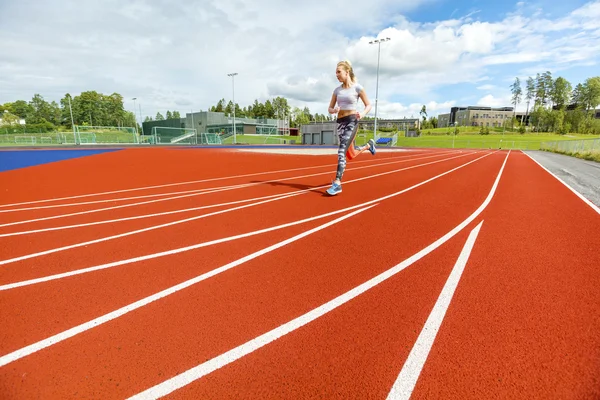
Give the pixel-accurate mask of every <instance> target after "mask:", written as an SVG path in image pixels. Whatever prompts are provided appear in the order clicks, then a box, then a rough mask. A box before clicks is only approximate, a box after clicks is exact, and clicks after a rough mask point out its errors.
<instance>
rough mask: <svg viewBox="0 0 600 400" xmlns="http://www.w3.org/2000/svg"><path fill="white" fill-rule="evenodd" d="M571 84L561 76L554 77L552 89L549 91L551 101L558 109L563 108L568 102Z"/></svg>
mask: <svg viewBox="0 0 600 400" xmlns="http://www.w3.org/2000/svg"><path fill="white" fill-rule="evenodd" d="M571 91H572V86H571V83H569V81H567V80H566V79H565V78H563V77H562V76H559V77H558V78H556V80H555V81H554V83H553V85H552V90H551V91H550V98H551V99H552V103H553V104H554V105H556V106H558V108H560V109H564V107H565V106H566V105H567V103H568V102H569V99H570V98H571Z"/></svg>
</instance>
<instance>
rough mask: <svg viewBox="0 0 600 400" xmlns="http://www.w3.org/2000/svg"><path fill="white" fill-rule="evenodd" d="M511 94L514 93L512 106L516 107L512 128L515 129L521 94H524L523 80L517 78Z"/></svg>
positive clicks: (511, 88)
mask: <svg viewBox="0 0 600 400" xmlns="http://www.w3.org/2000/svg"><path fill="white" fill-rule="evenodd" d="M510 92H511V93H512V98H511V100H512V104H513V106H514V108H513V124H512V127H513V129H514V127H515V123H514V118H515V115H516V113H517V104H518V103H520V102H521V94H522V93H523V91H522V90H521V80H520V79H519V77H516V78H515V82H514V83H513V84H512V85H511V87H510Z"/></svg>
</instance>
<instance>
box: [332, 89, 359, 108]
mask: <svg viewBox="0 0 600 400" xmlns="http://www.w3.org/2000/svg"><path fill="white" fill-rule="evenodd" d="M362 90H363V87H362V86H361V85H360V84H359V83H355V84H354V85H352V86H350V87H349V88H348V89H344V88H343V87H342V85H340V86H338V87H336V88H335V90H334V91H333V94H335V95H336V97H337V103H338V106H339V107H340V110H356V105H357V104H358V94H359V93H360V92H361V91H362Z"/></svg>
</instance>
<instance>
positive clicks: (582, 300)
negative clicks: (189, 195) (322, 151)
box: [0, 149, 600, 399]
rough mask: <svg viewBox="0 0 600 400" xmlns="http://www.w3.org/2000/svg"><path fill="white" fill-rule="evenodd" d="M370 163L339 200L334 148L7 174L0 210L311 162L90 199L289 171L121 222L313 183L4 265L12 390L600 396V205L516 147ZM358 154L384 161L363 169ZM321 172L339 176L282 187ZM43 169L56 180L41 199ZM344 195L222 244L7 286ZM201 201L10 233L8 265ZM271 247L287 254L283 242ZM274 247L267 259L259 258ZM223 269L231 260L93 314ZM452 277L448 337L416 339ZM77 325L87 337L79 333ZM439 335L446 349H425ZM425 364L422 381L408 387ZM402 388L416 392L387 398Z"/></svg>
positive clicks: (167, 246) (6, 361) (81, 394)
mask: <svg viewBox="0 0 600 400" xmlns="http://www.w3.org/2000/svg"><path fill="white" fill-rule="evenodd" d="M427 156H432V157H431V158H427V159H424V158H423V157H427ZM157 158H160V159H161V160H163V161H164V162H163V163H162V164H163V165H165V167H164V168H163V169H162V170H161V171H159V172H156V171H154V172H153V173H152V174H150V175H151V176H147V175H144V176H143V177H137V178H139V179H136V176H135V174H134V172H135V171H138V170H139V168H140V166H141V165H145V164H146V165H147V164H148V163H153V164H156V161H155V160H156V159H157ZM402 158H405V161H406V162H404V161H403V162H402V163H399V164H387V165H379V164H382V163H384V162H389V161H397V160H400V159H402ZM152 160H154V161H152ZM175 161H176V162H175ZM226 161H231V162H232V163H233V164H229V166H228V164H226ZM357 161H360V163H354V162H351V163H349V169H348V172H347V174H346V176H345V180H348V181H351V180H356V179H358V180H357V181H355V182H352V183H348V184H345V185H344V192H343V193H342V194H341V195H340V196H338V197H336V198H328V197H326V196H324V195H323V192H324V191H325V189H326V185H327V184H328V182H330V180H331V176H330V175H328V174H327V171H333V170H334V168H335V165H334V162H335V157H334V156H290V155H266V154H260V153H258V154H257V153H243V152H239V153H238V152H235V151H231V150H227V151H223V150H221V151H215V150H175V149H151V150H150V149H147V150H141V149H132V150H127V151H123V152H114V153H107V154H102V155H97V156H93V157H87V158H83V159H76V160H68V162H66V161H65V164H63V162H61V163H55V164H53V165H51V166H50V165H48V166H44V167H41V166H38V167H32V168H26V169H23V170H18V171H10V172H7V173H4V174H3V175H2V180H3V182H6V183H7V184H8V185H12V186H10V190H9V193H11V197H10V198H7V200H6V201H5V202H4V204H10V203H19V202H30V201H33V200H42V199H47V198H50V197H67V196H77V195H81V194H89V193H94V192H105V191H113V190H127V189H129V188H133V187H143V186H150V185H164V184H167V183H173V182H182V181H186V180H203V179H206V178H209V179H211V178H218V177H223V176H229V175H236V174H237V175H239V173H238V172H239V171H243V172H244V173H251V174H255V173H262V172H266V171H269V170H271V171H274V170H285V169H297V168H303V169H302V170H301V171H288V172H278V173H274V174H265V175H264V176H263V175H259V176H256V175H254V176H247V177H238V178H232V179H225V180H215V181H211V182H204V183H194V184H186V185H178V186H170V187H163V188H152V189H143V190H137V191H130V192H123V193H117V194H108V195H102V196H88V197H85V198H81V199H83V200H94V199H113V200H115V204H117V203H118V201H117V199H118V198H120V197H125V196H129V195H131V194H135V195H144V194H157V193H166V192H168V191H178V190H182V189H183V190H189V189H201V188H207V187H216V186H224V185H229V184H245V183H255V182H258V181H267V180H270V179H272V180H274V181H275V182H271V183H269V184H263V185H255V186H251V187H246V188H240V189H235V190H230V191H223V192H217V193H213V194H208V195H206V196H201V197H202V198H201V199H200V197H198V198H196V199H195V200H193V201H190V200H189V199H188V200H173V201H166V202H157V203H151V204H147V205H142V206H135V207H131V208H130V209H127V210H126V209H119V210H118V211H117V210H115V211H110V212H109V214H110V218H121V217H128V216H133V215H142V214H144V213H159V212H165V211H172V210H177V209H183V208H186V207H189V206H190V205H192V206H193V205H210V204H218V203H222V202H231V201H242V200H244V199H248V198H255V197H260V196H269V195H275V194H285V193H290V192H293V191H298V190H307V192H305V193H303V194H300V195H297V196H293V197H289V198H285V199H281V200H276V201H272V202H269V203H264V204H258V205H255V206H252V207H248V208H244V209H240V210H232V211H229V212H226V213H223V214H218V215H214V216H210V217H206V218H202V219H197V220H194V221H189V222H185V223H180V224H177V225H171V226H167V227H164V228H160V229H154V230H150V231H146V232H141V233H138V234H135V235H131V236H127V237H123V238H116V239H112V240H108V241H104V242H101V243H95V244H90V245H86V246H81V247H76V248H73V249H70V250H65V251H60V252H56V253H52V254H48V255H39V256H36V257H32V258H30V259H27V260H22V261H14V262H10V263H6V264H4V265H0V285H2V288H4V289H3V290H1V291H0V305H1V307H0V322H1V323H2V326H4V327H5V328H3V329H2V332H1V333H0V335H1V336H0V337H1V339H2V340H1V341H0V343H1V345H0V346H1V352H0V392H1V393H5V394H7V395H6V397H7V398H11V399H12V398H15V399H18V398H103V399H104V398H127V397H130V396H133V395H136V394H139V393H148V392H145V391H146V390H148V389H152V390H154V389H156V390H158V392H161V391H162V393H169V396H170V397H173V398H273V397H275V398H357V397H358V398H364V397H369V398H386V397H388V396H390V397H391V394H393V395H395V394H397V393H400V394H401V395H399V396H398V397H394V398H408V396H409V395H410V391H412V390H414V392H412V398H461V399H464V398H549V397H559V398H597V397H599V396H600V393H599V391H598V387H599V386H600V385H599V376H600V374H599V373H598V371H599V370H600V368H598V366H600V345H599V344H600V343H599V342H600V339H599V338H598V335H597V334H596V332H597V331H598V328H600V327H599V326H598V325H599V324H600V318H599V317H598V315H600V312H599V311H600V310H599V309H600V296H598V294H597V293H598V292H597V287H598V284H599V283H600V282H599V280H600V279H599V278H598V274H597V265H600V259H599V256H598V254H600V253H599V252H598V250H600V248H599V247H600V246H599V245H598V242H597V241H595V242H594V241H592V240H591V238H593V237H594V236H596V237H597V234H598V226H600V224H599V222H600V215H598V214H597V212H596V211H594V210H593V209H592V208H590V207H589V206H588V205H587V204H585V203H584V202H582V201H581V200H580V199H579V198H578V197H576V196H575V195H574V194H573V193H572V192H570V191H569V190H568V189H567V188H566V187H564V186H563V185H562V184H561V183H559V182H558V181H557V180H556V179H555V178H553V177H552V176H551V175H550V174H548V173H547V172H546V171H544V170H543V169H542V168H540V167H539V166H538V165H537V164H535V163H534V162H533V161H532V160H531V159H529V158H528V157H527V156H526V155H524V154H522V153H515V152H511V153H507V152H462V153H458V152H448V151H439V150H438V151H435V152H433V151H432V152H406V153H401V154H394V153H384V152H381V153H378V155H377V156H376V157H371V156H370V155H369V156H368V157H366V156H365V157H360V158H359V159H358V160H357ZM434 161H435V162H434ZM428 163H429V164H428ZM115 165H120V166H121V167H122V169H120V170H119V169H118V168H117V167H115ZM358 166H368V167H369V168H362V169H353V168H354V167H358ZM215 167H216V168H215ZM307 167H315V168H310V169H304V168H307ZM61 168H64V169H61ZM89 168H93V169H94V170H95V171H101V172H98V175H97V176H96V177H95V180H97V185H92V184H90V183H89V182H88V181H89V176H88V177H87V178H86V173H85V170H86V169H89ZM399 169H402V170H400V171H396V170H399ZM68 171H70V172H71V173H72V172H73V171H82V172H81V173H80V174H79V175H77V174H75V176H74V178H73V180H72V181H71V182H73V183H75V187H70V186H69V182H70V181H69V180H64V179H60V177H61V176H64V174H66V173H67V172H68ZM117 171H118V172H119V173H117ZM392 171H396V172H392ZM450 171H451V172H450ZM319 172H325V174H324V175H318V176H306V177H302V178H298V179H294V180H285V179H286V178H291V177H296V176H299V175H308V174H315V173H319ZM378 174H382V175H378ZM39 176H42V177H43V178H44V184H43V185H41V186H40V188H39V192H36V190H35V185H34V184H33V182H34V181H35V180H36V179H38V178H37V177H39ZM17 182H19V183H20V182H23V185H24V186H23V188H24V189H23V190H22V191H21V189H20V187H19V185H17ZM77 184H79V185H80V186H79V187H77ZM321 186H325V187H323V188H321ZM53 188H54V189H53ZM184 188H185V189H184ZM308 189H312V190H308ZM53 190H54V192H53ZM398 192H401V193H398ZM393 193H398V194H397V195H395V196H393V197H389V198H385V197H386V196H389V195H391V194H393ZM119 196H120V197H119ZM382 198H383V199H382ZM81 199H80V200H81ZM378 199H379V200H378ZM72 201H73V200H60V201H59V202H45V203H37V204H44V205H49V204H66V203H69V202H72ZM243 204H246V203H243ZM361 204H363V206H361ZM101 206H102V205H99V204H89V205H85V206H72V207H65V208H64V209H62V208H55V209H44V210H43V211H41V210H27V211H20V212H18V213H14V215H11V216H10V219H9V218H7V219H3V218H4V216H5V215H7V213H5V214H4V215H2V214H0V224H1V223H3V222H4V221H11V222H15V221H20V220H25V219H35V218H39V217H40V216H42V217H43V216H51V215H60V214H61V213H68V212H73V210H75V209H79V210H93V209H95V208H99V207H101ZM16 207H25V206H13V208H16ZM351 207H354V208H352V209H349V210H347V211H344V212H341V213H336V214H332V215H329V216H325V217H323V218H319V219H314V220H311V221H307V222H304V223H300V224H297V225H293V226H289V227H285V228H281V229H278V230H274V231H271V232H267V233H262V234H257V235H254V236H249V237H245V238H241V239H238V240H235V241H230V242H225V243H220V244H216V245H213V246H209V247H202V248H197V249H193V250H189V251H185V252H181V253H178V254H172V255H165V256H162V257H156V258H149V259H147V260H143V261H138V262H132V263H126V264H123V265H118V266H114V267H111V268H106V269H102V270H98V271H93V272H88V273H83V274H80V275H75V276H68V277H64V278H62V279H55V280H52V281H48V282H42V283H37V284H31V285H28V286H23V287H17V288H7V286H6V285H9V284H12V283H15V282H22V281H23V280H27V279H33V278H37V277H43V276H50V275H52V274H57V273H65V272H66V273H68V272H70V271H71V272H72V271H77V270H80V269H82V268H87V267H91V266H98V265H102V264H105V263H110V262H115V261H119V260H123V259H127V258H131V257H135V256H147V255H152V254H155V253H157V252H160V251H165V250H172V249H175V248H180V247H183V246H189V245H194V244H198V243H201V242H203V241H207V240H215V239H220V238H225V237H229V236H232V235H239V234H242V233H247V232H253V231H256V230H258V229H265V228H269V227H273V226H275V225H280V224H285V223H293V222H294V221H299V220H302V219H307V218H310V217H315V216H317V215H322V214H326V213H332V212H335V211H338V210H340V209H344V208H351ZM365 207H371V208H369V209H367V210H365V209H364V208H365ZM227 208H231V206H222V207H218V208H216V209H215V210H225V209H227ZM1 209H2V208H0V210H1ZM557 210H560V211H561V212H557ZM212 211H214V210H212ZM353 212H354V213H356V214H354V215H350V213H353ZM204 213H207V211H206V210H203V211H191V212H189V213H186V214H184V215H181V214H170V215H166V216H161V217H153V218H149V219H143V220H134V221H122V222H117V223H111V224H102V225H94V226H82V227H77V228H70V229H61V230H57V231H54V232H44V233H30V234H25V235H19V236H9V237H0V240H2V241H3V242H4V244H3V247H2V249H3V250H2V252H0V255H1V257H0V261H1V260H8V259H10V258H13V257H17V256H24V255H25V256H26V255H28V254H29V255H31V254H32V253H35V252H39V251H41V250H48V249H52V248H55V247H56V246H65V245H70V244H73V243H78V242H83V241H85V240H93V239H95V238H101V237H107V236H108V235H115V234H120V233H123V232H128V231H132V230H135V229H143V228H147V227H152V226H155V225H157V224H161V223H169V222H173V221H176V220H179V219H182V218H189V217H190V216H195V215H200V214H204ZM92 215H93V217H92ZM106 218H107V217H106V215H102V213H96V214H88V215H86V214H82V215H80V216H71V217H64V218H61V219H60V222H59V220H52V223H50V221H43V222H42V221H40V222H30V223H27V224H23V225H14V226H9V227H4V228H2V229H1V230H0V234H2V233H10V232H17V231H20V230H24V229H41V228H48V227H56V226H60V225H64V223H65V222H67V221H66V220H67V219H69V222H68V223H70V224H73V223H76V224H83V223H89V222H94V221H101V220H103V219H106ZM63 219H64V221H62V220H63ZM327 223H329V224H330V225H329V226H326V227H323V224H327ZM476 226H479V227H480V230H479V231H476V233H477V235H476V236H474V234H473V235H471V236H470V233H471V232H472V230H473V228H475V227H476ZM457 227H458V228H457ZM311 229H313V230H315V231H314V232H310V231H309V230H311ZM307 231H308V233H306V232H307ZM449 232H450V235H447V234H448V233H449ZM303 233H304V235H306V236H303V237H300V238H296V237H295V235H299V234H303ZM444 235H446V236H444ZM289 238H292V240H293V241H291V242H290V243H282V241H284V240H286V239H289ZM467 238H469V241H471V240H473V241H472V243H473V248H472V251H471V253H470V254H467V253H466V250H465V249H466V248H467V247H468V246H465V242H466V241H467ZM472 238H473V239H472ZM436 241H437V242H436ZM467 242H468V241H467ZM273 245H276V246H279V247H277V248H275V249H268V248H269V246H273ZM265 248H267V249H268V250H270V251H269V252H268V253H265V254H261V255H259V256H256V257H255V258H251V257H248V258H251V259H247V260H244V257H247V256H249V255H251V254H252V253H253V252H256V251H260V250H261V249H265ZM424 250H426V254H425V253H424ZM415 255H417V257H414V256H415ZM411 257H412V258H411ZM457 259H464V260H465V263H466V265H464V272H463V273H462V275H455V274H456V272H455V271H456V270H457V266H458V265H459V264H460V262H457ZM236 260H241V261H240V262H239V264H238V263H235V262H236ZM232 263H234V264H232ZM455 264H456V265H455ZM223 266H226V267H227V268H230V269H227V270H223V271H221V272H219V273H217V274H215V275H214V276H209V277H206V278H205V279H204V278H203V279H202V280H200V281H198V282H193V284H191V286H189V287H186V288H182V289H181V290H177V291H175V290H172V291H171V292H169V293H168V295H166V296H165V297H162V298H159V299H153V301H150V302H148V301H147V302H144V303H141V304H143V305H140V306H139V308H135V307H133V308H134V309H131V310H129V309H125V310H124V311H123V312H122V315H120V316H117V317H115V318H113V319H109V320H106V321H105V320H101V321H100V323H97V324H93V323H90V321H93V320H94V319H96V318H98V317H101V316H103V315H107V313H111V312H114V311H115V310H119V309H121V310H123V307H129V308H132V306H131V305H132V304H134V302H136V301H138V300H141V299H148V297H149V296H152V295H153V294H156V293H159V292H160V291H164V290H169V288H173V287H174V285H177V284H180V283H182V282H186V281H189V280H190V279H193V278H194V277H198V276H203V274H206V273H207V272H210V271H215V269H217V268H219V267H223ZM395 267H396V269H394V268H395ZM217 271H218V270H217ZM388 271H392V272H391V273H390V274H388V275H382V274H386V273H387V272H388ZM382 276H385V277H382ZM449 276H453V277H454V276H458V280H457V281H456V282H455V283H456V287H455V292H454V295H453V297H452V296H451V297H450V300H449V306H448V308H447V311H445V314H443V315H442V317H441V319H440V320H439V323H440V324H441V326H440V327H439V332H438V334H437V336H435V335H434V336H433V337H431V336H432V335H427V334H423V335H422V334H421V333H422V331H424V325H425V324H426V323H427V324H429V323H430V320H431V321H434V319H432V318H430V315H434V314H435V313H432V309H436V310H437V309H438V304H439V302H438V303H436V301H438V298H439V297H440V292H442V290H444V291H445V290H446V288H447V287H449V286H448V285H449V284H450V283H451V281H452V279H449V278H448V277H449ZM379 278H381V279H379ZM365 283H371V286H365ZM344 296H345V297H344ZM324 305H326V306H328V307H329V308H327V309H325V308H323V306H324ZM299 318H300V319H299ZM428 318H429V319H428ZM107 319H108V318H107ZM428 326H430V325H428ZM6 327H7V328H6ZM74 327H80V328H81V329H80V332H77V333H74V334H73V335H72V336H70V337H69V335H65V332H68V330H69V329H71V328H74ZM282 327H288V328H289V329H288V331H283V330H282V329H283V328H282ZM425 331H428V332H431V329H430V328H428V329H426V330H425ZM267 333H270V334H272V336H265V334H267ZM53 335H58V336H57V337H55V339H56V340H54V341H53V342H49V341H47V339H48V338H50V337H52V336H53ZM257 338H258V341H257ZM422 338H425V339H424V342H421V339H422ZM263 339H264V340H263ZM260 340H263V341H262V342H261V341H260ZM427 340H431V343H430V345H431V350H430V351H429V352H428V353H427V352H425V355H423V352H421V353H419V352H418V351H417V352H416V353H415V349H417V348H418V349H421V348H422V347H420V346H421V344H422V343H426V342H427ZM416 342H418V343H419V345H415V343H416ZM41 343H42V344H41ZM40 344H41V345H40ZM36 345H39V346H38V347H36ZM253 345H254V347H253ZM27 349H29V350H27ZM411 351H412V353H411ZM413 353H415V354H417V356H413ZM223 354H225V355H223ZM418 354H420V356H419V355H418ZM407 360H410V362H407ZM414 360H416V361H417V364H418V363H419V362H421V363H422V364H423V365H422V369H421V368H420V367H414V365H415V364H414V362H413V361H414ZM214 363H216V364H214ZM213 364H214V365H213ZM215 368H216V369H215ZM405 374H408V375H405ZM410 374H412V376H413V379H414V381H415V382H412V381H411V380H410V379H404V377H405V376H409V375H410ZM399 375H400V376H401V378H402V379H400V378H398V377H399ZM411 382H412V383H411ZM398 386H403V387H404V389H403V390H404V392H402V391H398V392H396V391H395V390H393V388H397V387H398ZM407 388H408V389H407ZM169 396H168V397H169ZM145 398H154V397H152V396H148V397H145Z"/></svg>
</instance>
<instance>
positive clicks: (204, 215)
mask: <svg viewBox="0 0 600 400" xmlns="http://www.w3.org/2000/svg"><path fill="white" fill-rule="evenodd" d="M490 154H493V153H487V154H486V155H484V156H481V157H479V158H477V159H475V160H472V161H470V162H468V163H466V164H463V165H462V166H460V167H458V168H462V167H463V166H465V165H469V164H471V163H473V162H475V161H477V160H480V159H481V158H484V157H487V156H489V155H490ZM459 157H464V156H457V157H451V158H448V159H444V160H437V161H432V162H429V163H425V164H418V165H412V166H410V167H405V168H400V169H397V170H392V171H387V172H382V173H379V174H375V175H370V176H366V177H362V178H357V179H353V180H348V181H346V182H345V184H348V183H353V182H358V181H362V180H365V179H373V178H376V177H379V176H383V175H388V174H392V173H397V172H401V171H405V170H408V169H413V168H418V167H422V166H426V165H430V164H436V163H439V162H443V161H447V160H451V159H454V158H459ZM458 168H454V169H453V170H450V172H451V171H455V170H456V169H458ZM446 173H449V172H445V173H443V174H441V175H438V176H437V177H440V176H443V175H445V174H446ZM437 177H436V178H437ZM434 179H435V178H434ZM431 180H432V179H428V180H427V181H424V182H425V183H426V182H430V181H431ZM421 184H423V183H421ZM421 184H418V185H415V187H416V186H419V185H421ZM328 186H329V185H324V186H320V187H316V188H311V189H305V190H298V191H295V192H290V193H287V194H285V195H282V196H279V197H276V198H273V199H268V200H263V201H259V202H256V203H251V204H246V205H243V206H238V207H233V208H227V209H225V210H220V211H215V212H212V213H208V214H203V215H199V216H196V217H191V218H186V219H180V220H177V221H173V222H168V223H165V224H161V225H154V226H150V227H147V228H143V229H138V230H135V231H129V232H124V233H121V234H118V235H113V236H106V237H102V238H99V239H94V240H90V241H87V242H81V243H76V244H72V245H68V246H63V247H58V248H54V249H50V250H45V251H41V252H38V253H31V254H27V255H24V256H20V257H15V258H11V259H8V260H2V261H0V265H5V264H10V263H13V262H17V261H23V260H27V259H30V258H34V257H39V256H44V255H48V254H52V253H57V252H60V251H65V250H70V249H74V248H77V247H81V246H87V245H90V244H95V243H101V242H106V241H109V240H113V239H117V238H122V237H125V236H130V235H135V234H138V233H143V232H148V231H151V230H155V229H160V228H165V227H169V226H173V225H177V224H182V223H185V222H190V221H195V220H198V219H202V218H207V217H211V216H214V215H219V214H224V213H227V212H232V211H236V210H241V209H244V208H248V207H254V206H257V205H260V204H266V203H270V202H274V201H278V200H283V199H287V198H289V197H294V196H298V195H301V194H306V193H308V192H310V191H314V190H317V189H322V188H326V187H328Z"/></svg>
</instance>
